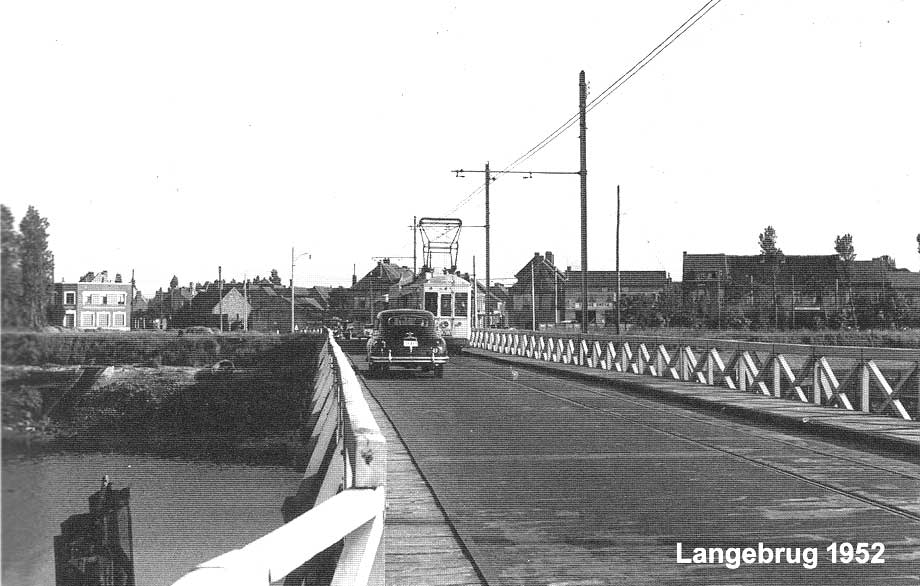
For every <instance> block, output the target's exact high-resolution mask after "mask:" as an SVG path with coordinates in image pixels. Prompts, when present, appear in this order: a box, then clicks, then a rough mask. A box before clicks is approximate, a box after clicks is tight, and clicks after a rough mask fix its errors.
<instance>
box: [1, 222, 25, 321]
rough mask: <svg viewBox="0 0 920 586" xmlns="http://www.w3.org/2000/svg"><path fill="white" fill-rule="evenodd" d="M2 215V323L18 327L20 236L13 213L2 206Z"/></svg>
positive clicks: (20, 277)
mask: <svg viewBox="0 0 920 586" xmlns="http://www.w3.org/2000/svg"><path fill="white" fill-rule="evenodd" d="M0 215H2V254H0V257H2V263H3V266H2V269H0V283H2V287H0V293H2V323H3V326H4V327H10V326H17V325H19V324H20V323H21V322H22V273H21V271H20V267H19V255H20V250H19V248H20V244H21V238H20V234H19V233H18V232H16V228H15V221H16V220H15V218H13V213H12V212H10V209H9V208H8V207H6V206H5V205H2V204H0Z"/></svg>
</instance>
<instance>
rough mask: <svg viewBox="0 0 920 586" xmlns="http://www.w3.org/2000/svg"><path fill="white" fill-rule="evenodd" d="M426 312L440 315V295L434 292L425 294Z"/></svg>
mask: <svg viewBox="0 0 920 586" xmlns="http://www.w3.org/2000/svg"><path fill="white" fill-rule="evenodd" d="M425 311H430V312H431V313H433V314H435V315H438V294H437V293H436V292H434V291H427V292H426V293H425Z"/></svg>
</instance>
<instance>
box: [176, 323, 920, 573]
mask: <svg viewBox="0 0 920 586" xmlns="http://www.w3.org/2000/svg"><path fill="white" fill-rule="evenodd" d="M318 373H319V374H318V375H317V381H316V385H315V387H316V390H315V392H314V396H313V397H312V398H311V416H310V420H309V424H310V426H311V429H312V440H311V446H312V447H313V448H314V450H313V455H312V457H311V459H310V464H309V465H308V467H307V470H306V473H305V477H304V482H303V485H302V488H301V493H300V494H299V495H297V497H296V498H294V499H291V501H290V502H289V503H287V504H286V516H287V517H288V518H289V519H290V522H288V523H287V524H286V525H284V526H282V527H281V528H279V529H278V530H276V531H275V532H272V533H271V534H269V535H267V536H265V537H263V538H261V539H259V540H257V541H256V542H254V543H252V544H249V545H247V546H245V547H243V548H241V549H239V550H235V551H233V552H228V553H227V554H225V555H223V556H220V557H218V558H215V559H214V560H209V561H207V562H204V563H202V564H201V565H200V566H199V567H198V568H197V569H195V570H194V571H192V572H190V573H189V574H187V575H186V576H185V577H184V578H182V579H181V580H180V581H179V582H177V584H181V585H183V586H189V585H192V586H197V585H203V584H267V583H269V582H272V581H278V580H281V579H282V578H284V577H285V576H286V577H287V578H286V579H287V582H286V583H296V584H301V583H333V584H368V583H373V584H384V583H386V584H391V585H407V586H408V585H413V586H414V585H418V584H440V585H453V584H456V585H466V584H484V585H498V584H547V585H549V584H558V585H563V584H566V585H574V584H579V585H582V584H583V585H595V584H630V585H632V584H780V583H782V584H829V583H833V584H854V585H855V584H860V585H864V584H886V585H887V584H918V583H920V423H918V422H917V419H918V409H920V407H918V405H920V352H918V351H916V350H891V349H873V348H834V347H813V346H793V345H774V344H756V343H747V342H731V341H724V340H698V339H693V340H688V339H684V340H682V339H665V338H658V339H642V338H631V337H618V338H601V337H598V338H590V339H589V338H582V337H579V336H572V335H569V336H564V335H552V334H544V333H539V332H520V331H494V330H479V331H476V332H475V334H474V337H473V340H472V344H471V347H470V348H468V349H466V350H465V351H464V352H463V353H462V354H460V355H457V356H454V357H452V359H451V363H450V364H449V366H448V368H447V370H446V371H445V376H444V378H443V379H435V378H431V377H430V376H427V375H419V374H417V373H415V372H412V371H407V372H401V371H396V372H392V373H390V374H389V375H387V376H384V377H374V378H369V377H368V376H367V366H366V364H365V363H364V359H363V355H362V354H361V353H360V351H359V350H358V349H357V348H356V349H354V352H353V353H352V354H351V355H346V353H345V352H343V351H342V349H341V348H340V347H339V346H338V344H336V342H335V341H334V340H332V339H331V338H330V339H329V340H328V342H327V346H326V350H325V351H324V352H323V353H322V354H321V356H320V357H319V366H318ZM356 373H357V374H356Z"/></svg>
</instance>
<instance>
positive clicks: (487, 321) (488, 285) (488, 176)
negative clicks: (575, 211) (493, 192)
mask: <svg viewBox="0 0 920 586" xmlns="http://www.w3.org/2000/svg"><path fill="white" fill-rule="evenodd" d="M451 173H456V175H457V177H465V175H463V173H485V176H486V183H485V190H486V223H485V225H484V226H467V228H485V229H486V298H485V318H484V320H483V321H484V322H485V326H484V327H490V326H491V324H492V322H491V311H490V309H491V308H490V306H491V302H492V296H491V295H490V293H491V291H492V279H491V272H490V258H491V254H492V253H491V251H490V248H489V229H490V224H489V185H490V184H491V183H492V181H493V178H492V172H491V171H490V169H489V163H486V168H485V171H478V170H469V169H453V170H452V171H451ZM579 173H580V171H498V172H497V174H499V175H526V177H524V179H530V178H531V177H533V176H534V175H578V174H579Z"/></svg>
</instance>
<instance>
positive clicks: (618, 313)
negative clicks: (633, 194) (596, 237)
mask: <svg viewBox="0 0 920 586" xmlns="http://www.w3.org/2000/svg"><path fill="white" fill-rule="evenodd" d="M622 321H623V320H621V319H620V186H619V185H617V335H618V336H619V335H620V323H622Z"/></svg>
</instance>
